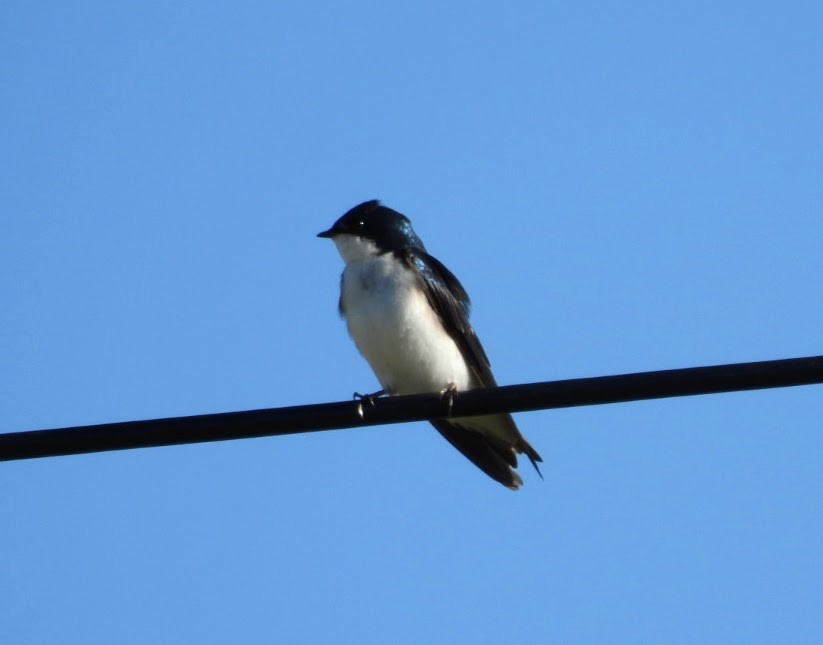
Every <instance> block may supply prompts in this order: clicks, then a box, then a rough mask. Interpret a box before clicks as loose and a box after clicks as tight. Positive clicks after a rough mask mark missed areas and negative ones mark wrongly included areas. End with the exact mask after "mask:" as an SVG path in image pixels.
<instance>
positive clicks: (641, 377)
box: [0, 356, 823, 461]
mask: <svg viewBox="0 0 823 645" xmlns="http://www.w3.org/2000/svg"><path fill="white" fill-rule="evenodd" d="M815 383H823V356H810V357H806V358H790V359H784V360H777V361H761V362H756V363H734V364H731V365H713V366H710V367H691V368H686V369H676V370H663V371H656V372H639V373H636V374H621V375H616V376H599V377H594V378H581V379H571V380H565V381H549V382H544V383H529V384H524V385H508V386H505V387H498V388H492V389H488V390H471V391H467V392H463V393H458V394H456V395H455V397H454V400H453V403H452V409H451V416H454V417H460V416H472V415H476V414H492V413H498V412H525V411H529V410H546V409H553V408H568V407H575V406H581V405H598V404H603V403H621V402H625V401H640V400H644V399H660V398H666V397H675V396H691V395H697V394H718V393H721V392H734V391H743V390H758V389H765V388H775V387H789V386H795V385H812V384H815ZM447 412H448V407H447V404H446V402H444V400H443V398H442V397H441V396H440V395H438V394H415V395H410V396H395V397H385V398H380V399H376V400H374V403H373V405H372V404H370V403H368V402H366V401H343V402H339V403H320V404H316V405H298V406H293V407H286V408H271V409H265V410H249V411H246V412H224V413H220V414H204V415H198V416H188V417H174V418H168V419H153V420H149V421H125V422H121V423H104V424H100V425H91V426H77V427H71V428H56V429H52V430H34V431H29V432H10V433H5V434H0V461H8V460H13V459H31V458H35V457H54V456H58V455H76V454H81V453H90V452H101V451H105V450H126V449H129V448H148V447H153V446H172V445H180V444H189V443H201V442H205V441H225V440H228V439H249V438H252V437H266V436H273V435H286V434H296V433H301V432H318V431H321V430H335V429H343V428H354V427H360V426H372V425H382V424H388V423H403V422H407V421H423V420H427V419H432V418H442V417H444V416H447Z"/></svg>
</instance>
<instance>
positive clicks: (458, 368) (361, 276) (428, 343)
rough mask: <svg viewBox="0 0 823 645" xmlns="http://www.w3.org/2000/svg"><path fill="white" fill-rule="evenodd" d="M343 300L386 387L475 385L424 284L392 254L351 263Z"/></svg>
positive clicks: (353, 330) (399, 390)
mask: <svg viewBox="0 0 823 645" xmlns="http://www.w3.org/2000/svg"><path fill="white" fill-rule="evenodd" d="M341 300H342V305H343V311H344V317H345V318H346V323H347V325H348V329H349V333H350V334H351V336H352V338H353V339H354V342H355V344H356V345H357V348H358V350H360V353H361V354H362V355H363V357H364V358H365V359H366V360H367V361H368V362H369V365H371V368H372V370H374V373H375V375H376V376H377V379H378V380H379V381H380V384H381V386H382V387H383V389H385V390H387V391H388V392H391V393H395V394H412V393H420V392H439V391H442V390H443V389H445V388H446V387H447V386H448V385H449V384H452V383H453V384H454V385H456V386H457V389H458V390H465V389H468V388H469V385H470V383H469V381H470V377H469V371H468V368H467V366H466V362H465V360H464V359H463V356H462V354H461V352H460V349H459V348H458V346H457V344H456V343H455V342H454V341H453V340H452V338H451V336H449V335H448V333H446V330H445V329H444V328H443V325H442V323H441V322H440V318H439V317H438V316H437V314H436V313H435V312H434V310H433V309H432V308H431V306H430V305H429V302H428V300H427V298H426V295H425V293H424V292H423V291H422V290H421V289H420V287H419V282H418V278H417V276H416V275H415V274H414V272H413V271H412V270H411V269H409V268H408V267H407V266H406V265H404V264H402V263H401V262H399V261H398V260H397V259H396V258H395V257H394V256H393V255H392V254H391V253H386V254H383V255H380V256H376V257H372V258H370V259H367V260H365V261H361V262H351V263H349V264H347V265H346V269H345V270H344V272H343V281H342V293H341Z"/></svg>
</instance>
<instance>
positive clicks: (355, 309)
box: [318, 200, 543, 490]
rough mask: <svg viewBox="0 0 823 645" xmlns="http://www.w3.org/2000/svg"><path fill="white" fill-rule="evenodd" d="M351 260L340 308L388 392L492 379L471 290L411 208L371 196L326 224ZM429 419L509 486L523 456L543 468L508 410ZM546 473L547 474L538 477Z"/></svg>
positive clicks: (484, 383)
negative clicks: (429, 241)
mask: <svg viewBox="0 0 823 645" xmlns="http://www.w3.org/2000/svg"><path fill="white" fill-rule="evenodd" d="M318 237H325V238H330V239H331V240H333V241H334V243H335V245H336V246H337V250H338V251H339V252H340V255H341V256H342V257H343V261H344V262H345V263H346V267H345V269H344V270H343V275H342V278H341V282H340V302H339V309H340V314H341V315H342V316H343V318H344V319H345V320H346V324H347V326H348V329H349V334H350V335H351V337H352V338H353V339H354V343H355V345H357V349H358V350H360V353H361V354H362V355H363V357H364V358H365V359H366V360H367V361H368V363H369V365H370V366H371V368H372V370H373V371H374V373H375V375H376V376H377V379H378V381H380V385H381V386H382V387H383V390H382V392H380V393H381V394H382V393H386V394H420V393H426V392H445V393H453V392H455V391H461V390H470V389H472V388H479V387H494V386H496V385H497V383H496V382H495V380H494V376H492V372H491V368H490V366H489V359H488V358H487V357H486V352H485V351H484V350H483V346H482V345H481V344H480V340H479V339H478V338H477V335H476V334H475V333H474V329H472V326H471V324H470V323H469V308H470V302H469V296H468V294H466V290H465V289H464V288H463V286H462V285H461V284H460V282H458V280H457V278H456V277H454V275H453V274H452V273H451V271H449V270H448V269H447V268H446V267H445V266H444V265H443V264H442V263H441V262H440V261H439V260H437V259H436V258H434V257H432V256H431V255H429V254H428V252H427V251H426V247H425V246H423V242H422V241H421V240H420V238H419V237H417V234H416V233H415V232H414V229H412V225H411V222H410V221H409V219H408V218H407V217H406V216H405V215H401V214H400V213H398V212H397V211H394V210H392V209H391V208H387V207H386V206H383V205H382V204H381V203H380V202H379V201H377V200H372V201H368V202H364V203H362V204H359V205H358V206H355V207H354V208H352V209H351V210H350V211H348V212H347V213H346V214H344V215H343V216H342V217H341V218H340V219H338V220H337V221H336V222H335V223H334V226H332V227H331V228H330V229H329V230H328V231H323V232H322V233H319V234H318ZM431 424H432V425H433V426H434V427H435V428H436V429H437V430H438V432H440V434H442V435H443V436H444V437H445V438H446V439H447V440H448V441H449V442H450V443H451V444H452V445H453V446H454V447H455V448H457V449H458V450H459V451H460V452H462V453H463V454H464V455H465V456H466V457H468V459H469V460H470V461H472V462H473V463H474V464H475V465H476V466H477V467H478V468H480V469H481V470H482V471H483V472H484V473H486V474H487V475H488V476H489V477H491V478H492V479H495V480H496V481H498V482H500V483H501V484H503V485H504V486H507V487H508V488H510V489H512V490H517V489H518V488H519V487H520V485H521V484H522V483H523V480H522V479H521V478H520V476H519V475H518V474H517V472H516V471H515V470H514V469H515V468H516V467H517V455H518V454H525V455H526V456H527V457H528V458H529V459H530V460H531V462H532V465H534V467H535V469H536V470H537V472H538V474H540V470H539V468H538V467H537V462H538V461H543V460H542V459H541V458H540V455H539V454H537V451H536V450H535V449H534V448H532V447H531V446H530V445H529V443H528V442H527V441H526V440H525V439H524V438H523V435H521V434H520V432H519V431H518V429H517V426H516V425H515V423H514V420H513V419H512V417H511V415H510V414H490V415H485V416H478V417H462V418H449V419H437V420H434V421H432V422H431ZM541 476H542V475H541Z"/></svg>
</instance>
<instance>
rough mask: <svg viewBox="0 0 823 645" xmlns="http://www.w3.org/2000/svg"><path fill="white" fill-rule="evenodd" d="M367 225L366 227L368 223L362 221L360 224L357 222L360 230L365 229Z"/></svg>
mask: <svg viewBox="0 0 823 645" xmlns="http://www.w3.org/2000/svg"><path fill="white" fill-rule="evenodd" d="M365 225H366V223H365V222H364V221H363V220H362V219H361V220H360V221H359V222H357V227H358V228H363V227H364V226H365Z"/></svg>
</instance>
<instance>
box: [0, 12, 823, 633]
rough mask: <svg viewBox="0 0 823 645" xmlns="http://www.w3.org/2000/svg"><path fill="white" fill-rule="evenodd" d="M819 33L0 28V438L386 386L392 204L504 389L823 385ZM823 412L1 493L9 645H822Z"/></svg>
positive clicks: (115, 465) (385, 451)
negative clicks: (335, 240)
mask: <svg viewBox="0 0 823 645" xmlns="http://www.w3.org/2000/svg"><path fill="white" fill-rule="evenodd" d="M821 33H823V8H821V5H820V3H819V2H791V1H789V2H783V3H765V2H724V3H719V4H718V3H717V2H700V1H698V2H675V3H659V2H635V3H628V4H627V3H625V2H602V3H592V2H574V3H569V2H564V3H555V2H515V3H508V2H507V3H502V2H501V3H476V2H448V3H442V2H437V3H434V2H414V3H412V2H391V3H386V2H358V1H354V2H345V3H343V2H340V3H331V2H317V3H307V2H274V3H272V2H239V3H238V2H208V3H186V2H171V3H166V2H164V3H152V2H82V1H78V2H39V3H34V2H11V1H7V2H3V3H0V70H1V71H0V93H1V94H0V140H2V149H3V154H2V155H0V195H2V220H1V222H2V226H1V227H0V231H1V232H2V235H0V256H2V267H3V269H2V272H0V297H1V298H2V306H0V431H2V432H13V431H22V430H34V429H43V428H52V427H62V426H71V425H81V424H95V423H104V422H110V421H125V420H134V419H148V418H157V417H166V416H177V415H189V414H200V413H210V412H224V411H233V410H245V409H254V408H265V407H277V406H285V405H296V404H304V403H319V402H327V401H338V400H343V399H347V398H349V397H350V396H351V393H352V392H353V391H354V390H359V391H371V390H374V389H377V387H378V385H377V382H376V380H375V378H374V376H373V375H372V373H371V372H370V370H369V368H368V366H367V365H366V363H365V362H364V361H363V359H362V358H361V357H360V356H359V355H358V354H357V352H356V350H355V348H354V346H353V344H352V343H351V341H350V340H349V338H348V337H347V334H346V331H345V328H344V325H343V322H342V321H341V320H340V319H339V317H338V315H337V311H336V306H337V289H338V280H339V274H340V271H341V269H342V261H341V260H340V258H339V256H338V255H337V253H336V251H335V249H334V246H333V245H332V244H331V243H329V242H328V241H327V240H318V239H317V238H316V237H315V235H316V233H317V232H319V231H321V230H324V229H326V228H328V227H329V226H330V225H331V223H332V222H333V221H334V220H335V219H336V218H337V217H339V216H340V215H341V214H342V213H343V212H344V211H345V210H347V209H348V208H350V207H351V206H353V205H354V204H356V203H358V202H360V201H363V200H365V199H371V198H380V199H382V200H384V202H385V203H386V204H387V205H389V206H391V207H393V208H396V209H397V210H399V211H401V212H403V213H405V214H406V215H408V216H409V217H410V218H411V219H412V221H413V222H414V224H415V227H416V229H417V232H418V233H419V234H420V236H421V237H422V238H423V240H424V241H425V242H426V244H427V246H428V248H429V250H430V251H431V252H432V253H433V254H434V255H435V256H436V257H438V258H440V259H441V260H443V261H444V262H445V263H446V265H447V266H448V267H449V268H450V269H451V270H452V271H453V272H455V273H456V274H457V275H458V276H459V277H460V279H461V280H462V282H463V284H464V285H465V287H466V288H467V290H468V291H469V293H470V294H471V296H472V298H473V301H474V314H473V322H474V324H475V327H476V329H477V330H478V333H479V335H480V337H481V338H482V339H483V342H484V344H485V346H486V349H487V351H488V354H489V356H490V357H491V360H492V365H493V367H494V370H495V373H496V375H497V377H498V381H500V383H501V384H513V383H522V382H531V381H541V380H553V379H564V378H575V377H584V376H600V375H608V374H617V373H626V372H635V371H642V370H654V369H668V368H677V367H689V366H699V365H711V364H721V363H730V362H738V361H754V360H768V359H777V358H789V357H796V356H807V355H815V354H821V353H823V343H821V325H823V300H822V299H821V297H820V293H821V283H823V259H821V248H823V116H822V115H823V82H821V76H823V74H821V69H823V39H822V38H821ZM822 398H823V389H821V387H803V388H794V389H783V390H772V391H762V392H751V393H737V394H728V395H714V396H705V397H697V398H682V399H671V400H661V401H653V402H637V403H631V404H622V405H610V406H601V407H590V408H576V409H567V410H560V411H544V412H535V413H529V414H520V415H517V417H516V418H517V421H518V423H519V425H520V428H521V430H522V432H523V434H524V435H525V436H526V437H528V439H529V441H530V442H531V443H532V444H533V445H534V446H535V447H536V448H537V450H538V451H539V452H540V453H541V454H542V455H543V457H544V459H545V465H544V469H543V470H544V474H545V481H540V479H539V478H538V477H537V476H536V475H535V473H534V472H532V470H531V468H530V467H529V466H528V464H522V466H523V467H521V473H522V475H523V477H524V479H525V480H526V483H525V485H524V487H523V489H522V490H521V491H520V492H518V493H512V492H510V491H508V490H506V489H504V488H503V487H501V486H499V485H498V484H496V483H494V482H492V481H491V480H489V479H487V478H486V477H485V476H484V475H483V474H482V473H481V472H480V471H478V470H477V469H475V468H474V467H473V466H472V465H471V464H470V463H469V462H468V461H466V460H465V459H464V458H463V457H461V456H460V455H459V454H458V453H457V452H456V451H454V450H453V449H452V448H451V447H450V446H448V444H446V442H445V441H443V440H442V439H441V438H440V437H439V435H437V433H436V432H435V431H434V430H433V429H431V428H430V427H429V426H428V425H427V424H422V423H417V424H409V425H398V426H384V427H374V428H368V429H359V430H349V431H339V432H329V433H317V434H306V435H299V436H291V437H281V438H266V439H258V440H243V441H234V442H223V443H213V444H203V445H193V446H179V447H170V448H156V449H146V450H133V451H124V452H113V453H101V454H95V455H85V456H74V457H61V458H51V459H41V460H31V461H21V462H9V463H3V464H0V512H1V513H2V518H3V519H2V524H1V525H0V553H2V554H3V556H2V558H1V559H0V641H1V642H3V643H8V644H10V645H12V644H13V645H18V644H19V645H23V644H37V645H40V644H44V643H60V644H75V643H78V644H79V643H83V644H88V643H114V642H116V643H120V644H132V643H135V644H136V643H141V644H142V643H183V642H189V643H203V644H210V643H274V642H284V643H285V642H296V643H329V642H357V643H388V642H396V643H421V642H429V643H431V642H466V643H468V642H472V643H501V642H507V643H604V642H616V643H620V642H623V643H661V642H668V643H712V642H723V643H729V642H740V643H818V642H820V641H821V639H822V638H823V593H822V592H821V588H822V587H823V512H821V509H823V431H822V430H823V428H821V399H822Z"/></svg>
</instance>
